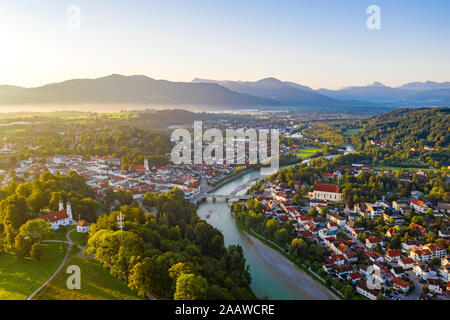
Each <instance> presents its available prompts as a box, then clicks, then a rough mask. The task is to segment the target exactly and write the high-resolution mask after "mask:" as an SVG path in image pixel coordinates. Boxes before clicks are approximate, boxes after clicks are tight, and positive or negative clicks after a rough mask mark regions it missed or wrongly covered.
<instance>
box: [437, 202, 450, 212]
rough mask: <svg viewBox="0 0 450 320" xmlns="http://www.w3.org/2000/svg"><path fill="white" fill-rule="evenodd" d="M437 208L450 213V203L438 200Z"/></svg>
mask: <svg viewBox="0 0 450 320" xmlns="http://www.w3.org/2000/svg"><path fill="white" fill-rule="evenodd" d="M437 209H438V210H439V211H441V212H447V213H450V203H445V202H438V204H437Z"/></svg>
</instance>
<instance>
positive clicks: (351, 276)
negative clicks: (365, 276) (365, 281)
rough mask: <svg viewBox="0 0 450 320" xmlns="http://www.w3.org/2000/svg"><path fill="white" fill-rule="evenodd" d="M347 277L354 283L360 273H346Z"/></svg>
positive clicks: (359, 278)
mask: <svg viewBox="0 0 450 320" xmlns="http://www.w3.org/2000/svg"><path fill="white" fill-rule="evenodd" d="M347 278H348V279H349V280H351V281H352V283H353V284H355V283H356V282H357V281H359V280H361V278H362V276H361V273H359V272H358V271H355V272H353V273H350V274H348V275H347Z"/></svg>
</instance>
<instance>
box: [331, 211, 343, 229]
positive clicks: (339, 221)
mask: <svg viewBox="0 0 450 320" xmlns="http://www.w3.org/2000/svg"><path fill="white" fill-rule="evenodd" d="M327 217H328V219H329V220H330V221H331V222H334V223H336V224H337V225H338V226H340V227H344V226H345V223H346V222H347V220H346V219H345V218H344V217H341V216H339V215H337V214H331V213H329V214H328V215H327Z"/></svg>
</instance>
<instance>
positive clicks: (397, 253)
mask: <svg viewBox="0 0 450 320" xmlns="http://www.w3.org/2000/svg"><path fill="white" fill-rule="evenodd" d="M386 255H387V256H388V257H400V256H401V255H402V252H401V251H400V250H396V249H394V250H392V249H388V250H387V252H386Z"/></svg>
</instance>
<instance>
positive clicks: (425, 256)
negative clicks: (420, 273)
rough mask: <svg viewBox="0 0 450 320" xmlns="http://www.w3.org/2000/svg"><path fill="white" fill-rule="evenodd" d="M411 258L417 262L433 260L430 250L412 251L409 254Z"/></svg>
mask: <svg viewBox="0 0 450 320" xmlns="http://www.w3.org/2000/svg"><path fill="white" fill-rule="evenodd" d="M409 256H410V257H411V258H412V259H413V260H414V261H415V262H428V261H430V260H431V258H432V256H431V251H430V250H427V249H425V250H422V249H418V248H416V249H412V250H411V251H410V252H409Z"/></svg>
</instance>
